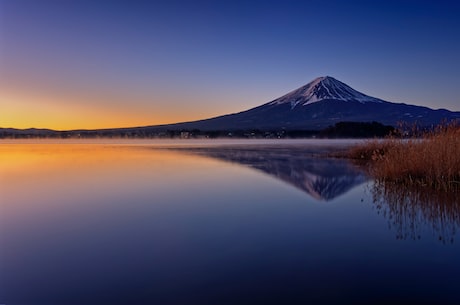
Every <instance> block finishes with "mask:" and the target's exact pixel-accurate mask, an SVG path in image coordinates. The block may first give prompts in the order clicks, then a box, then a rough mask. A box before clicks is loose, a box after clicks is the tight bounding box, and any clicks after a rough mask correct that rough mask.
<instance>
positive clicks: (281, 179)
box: [0, 140, 460, 305]
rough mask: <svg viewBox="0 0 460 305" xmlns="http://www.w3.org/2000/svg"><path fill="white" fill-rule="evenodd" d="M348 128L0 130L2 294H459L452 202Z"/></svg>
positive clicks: (451, 298) (445, 298)
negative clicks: (253, 133)
mask: <svg viewBox="0 0 460 305" xmlns="http://www.w3.org/2000/svg"><path fill="white" fill-rule="evenodd" d="M351 143H352V142H351V141H347V140H340V141H339V140H335V141H334V140H328V141H326V140H278V141H268V140H234V141H231V140H227V141H223V140H207V141H206V140H200V141H195V140H181V141H155V140H152V141H147V140H143V141H122V140H118V141H115V140H113V141H111V140H104V141H102V140H100V141H63V142H54V141H50V142H46V141H35V142H33V141H3V142H0V185H1V187H0V304H7V305H23V304H50V305H51V304H376V303H377V304H385V303H391V304H411V303H415V304H421V303H422V304H460V290H459V288H458V287H459V285H460V259H459V258H460V241H459V240H458V239H459V236H458V229H459V227H460V208H459V207H460V203H459V199H458V198H455V197H453V198H452V197H451V196H450V197H449V196H447V195H446V197H439V196H434V197H433V196H430V195H417V194H418V193H416V192H413V191H412V190H407V189H406V190H398V189H396V190H394V189H392V188H390V187H388V186H382V185H380V184H379V183H376V182H374V181H373V180H372V179H370V178H369V177H368V176H367V175H366V173H365V171H364V170H363V169H362V168H361V167H360V166H358V165H354V164H352V163H351V162H350V161H348V160H345V159H337V158H327V157H325V156H326V155H328V153H329V152H335V151H338V150H343V149H345V148H346V147H347V146H349V145H350V144H351Z"/></svg>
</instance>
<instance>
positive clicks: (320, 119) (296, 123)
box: [156, 76, 460, 130]
mask: <svg viewBox="0 0 460 305" xmlns="http://www.w3.org/2000/svg"><path fill="white" fill-rule="evenodd" d="M454 119H460V112H451V111H448V110H445V109H439V110H433V109H430V108H428V107H421V106H415V105H408V104H402V103H401V104H398V103H391V102H387V101H384V100H381V99H378V98H375V97H371V96H368V95H366V94H364V93H361V92H359V91H356V90H354V89H353V88H351V87H350V86H348V85H346V84H344V83H342V82H340V81H338V80H336V79H334V78H332V77H329V76H327V77H319V78H316V79H315V80H313V81H311V82H310V83H308V84H307V85H305V86H302V87H300V88H298V89H296V90H293V91H291V92H289V93H288V94H286V95H284V96H282V97H280V98H277V99H275V100H273V101H270V102H268V103H266V104H263V105H261V106H258V107H255V108H252V109H249V110H246V111H242V112H239V113H235V114H229V115H224V116H219V117H216V118H211V119H207V120H200V121H194V122H186V123H179V124H171V125H163V126H156V127H157V128H158V127H163V128H170V129H201V130H237V129H281V128H285V129H312V130H318V129H323V128H326V127H328V126H331V125H334V124H335V123H337V122H342V121H355V122H371V121H377V122H380V123H382V124H386V125H393V126H395V125H397V124H398V123H399V122H407V123H409V124H411V123H418V124H420V125H424V126H429V125H436V124H439V123H440V122H441V121H443V120H449V121H450V120H454Z"/></svg>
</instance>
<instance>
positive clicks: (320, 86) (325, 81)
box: [269, 76, 383, 108]
mask: <svg viewBox="0 0 460 305" xmlns="http://www.w3.org/2000/svg"><path fill="white" fill-rule="evenodd" d="M324 100H337V101H344V102H360V103H382V102H383V101H382V100H380V99H378V98H375V97H372V96H369V95H365V94H363V93H361V92H359V91H356V90H355V89H353V88H351V87H350V86H348V85H347V84H344V83H342V82H341V81H338V80H336V79H335V78H333V77H330V76H323V77H318V78H316V79H314V80H313V81H311V82H310V83H308V84H306V85H305V86H302V87H300V88H298V89H296V90H293V91H291V92H289V93H288V94H286V95H283V96H282V97H280V98H278V99H276V100H274V101H272V102H270V103H269V105H280V104H285V103H288V104H290V105H291V108H295V107H297V106H306V105H309V104H312V103H316V102H320V101H324Z"/></svg>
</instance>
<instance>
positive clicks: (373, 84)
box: [0, 0, 460, 130]
mask: <svg viewBox="0 0 460 305" xmlns="http://www.w3.org/2000/svg"><path fill="white" fill-rule="evenodd" d="M458 16H460V4H457V3H455V1H441V0H438V1H423V0H418V1H416V0H401V1H392V0H388V1H378V0H375V1H354V0H348V1H337V0H329V1H324V0H321V1H316V0H312V1H308V0H304V1H270V0H265V1H258V0H254V1H237V0H235V1H217V0H216V1H200V0H194V1H176V0H168V1H102V0H99V1H85V0H75V1H72V0H55V1H49V0H40V1H36V0H0V127H4V128H8V127H12V128H30V127H35V128H52V129H57V130H67V129H80V128H85V129H93V128H114V127H131V126H146V125H156V124H164V123H174V122H182V121H192V120H196V119H204V118H209V117H213V116H218V115H222V114H228V113H234V112H239V111H243V110H246V109H249V108H252V107H255V106H258V105H261V104H264V103H266V102H269V101H271V100H274V99H275V98H277V97H280V96H282V95H284V94H285V93H287V92H289V91H291V90H293V89H296V88H297V87H300V86H302V85H305V84H306V83H308V82H310V81H311V80H313V79H314V78H316V77H319V76H326V75H329V76H332V77H334V78H336V79H338V80H340V81H342V82H344V83H346V84H348V85H350V86H351V87H353V88H354V89H356V90H358V91H361V92H363V93H365V94H368V95H371V96H374V97H378V98H381V99H384V100H387V101H392V102H405V103H410V104H416V105H422V106H428V107H430V108H434V109H438V108H447V109H450V110H455V111H460V98H459V94H458V90H459V88H460V73H459V72H460V58H459V57H460V18H459V17H458Z"/></svg>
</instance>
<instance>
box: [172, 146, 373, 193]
mask: <svg viewBox="0 0 460 305" xmlns="http://www.w3.org/2000/svg"><path fill="white" fill-rule="evenodd" d="M174 150H180V151H181V152H185V153H192V154H196V155H202V156H206V157H211V158H215V159H219V160H223V161H227V162H232V163H237V164H241V165H244V166H247V167H251V168H254V169H257V170H260V171H262V172H264V173H266V174H269V175H271V176H274V177H276V178H278V179H280V180H282V181H284V182H286V183H288V184H290V185H293V186H295V187H297V188H298V189H300V190H302V191H304V192H305V193H307V194H309V195H310V196H312V197H313V198H315V199H317V200H324V201H330V200H332V199H334V198H336V197H338V196H340V195H342V194H344V193H346V192H348V191H349V190H351V189H352V188H354V187H356V186H358V185H360V184H362V183H364V182H365V181H367V180H368V178H367V177H366V175H365V174H364V172H363V171H362V170H361V169H360V168H358V167H356V166H354V165H353V164H351V163H350V162H348V161H347V160H343V159H337V158H325V157H324V155H325V154H326V153H327V152H330V151H331V148H328V147H322V148H318V147H311V146H279V145H277V146H265V145H263V146H261V145H259V146H248V145H245V146H241V147H239V146H218V147H216V146H214V147H179V148H174Z"/></svg>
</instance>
